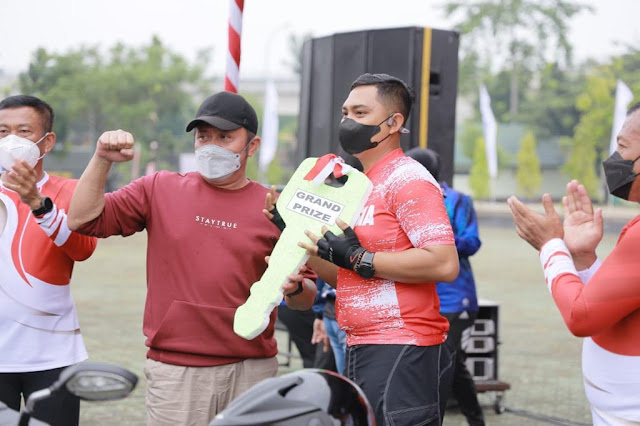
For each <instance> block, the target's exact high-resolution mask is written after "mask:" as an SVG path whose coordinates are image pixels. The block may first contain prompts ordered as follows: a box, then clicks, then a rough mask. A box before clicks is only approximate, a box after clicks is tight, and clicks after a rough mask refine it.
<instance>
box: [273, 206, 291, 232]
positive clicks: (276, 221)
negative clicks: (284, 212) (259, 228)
mask: <svg viewBox="0 0 640 426" xmlns="http://www.w3.org/2000/svg"><path fill="white" fill-rule="evenodd" d="M269 213H271V214H272V215H273V217H272V218H271V222H272V223H273V224H274V225H276V226H277V227H278V229H279V230H280V232H282V231H284V228H286V227H287V225H286V224H285V223H284V220H283V219H282V216H280V212H278V209H277V208H276V206H275V204H274V205H273V209H271V210H269Z"/></svg>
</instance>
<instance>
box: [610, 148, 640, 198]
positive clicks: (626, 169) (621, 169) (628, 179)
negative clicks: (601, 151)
mask: <svg viewBox="0 0 640 426" xmlns="http://www.w3.org/2000/svg"><path fill="white" fill-rule="evenodd" d="M638 158H640V157H638ZM638 158H636V159H635V160H633V161H631V160H623V159H622V157H621V156H620V154H619V153H618V152H614V153H613V154H611V156H610V157H609V158H607V159H606V160H605V161H604V162H603V163H602V166H603V167H604V174H605V176H606V177H607V186H608V187H609V193H611V195H615V196H616V197H618V198H622V199H623V200H628V199H629V193H630V192H631V186H632V185H633V181H635V180H636V177H638V174H637V173H635V172H634V171H633V164H634V163H635V162H636V161H637V160H638Z"/></svg>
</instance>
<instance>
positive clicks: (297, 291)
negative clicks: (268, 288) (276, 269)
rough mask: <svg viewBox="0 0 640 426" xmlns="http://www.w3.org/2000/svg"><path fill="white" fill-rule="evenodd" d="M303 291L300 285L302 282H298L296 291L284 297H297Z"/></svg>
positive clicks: (302, 285) (302, 286)
mask: <svg viewBox="0 0 640 426" xmlns="http://www.w3.org/2000/svg"><path fill="white" fill-rule="evenodd" d="M303 291H304V284H303V283H302V281H298V289H297V290H295V291H292V292H291V293H288V294H285V296H287V297H293V296H297V295H298V294H300V293H302V292H303Z"/></svg>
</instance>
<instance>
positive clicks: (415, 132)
mask: <svg viewBox="0 0 640 426" xmlns="http://www.w3.org/2000/svg"><path fill="white" fill-rule="evenodd" d="M458 44H459V34H458V33H457V32H454V31H445V30H436V29H431V28H420V27H407V28H392V29H382V30H371V31H357V32H350V33H340V34H334V35H331V36H327V37H320V38H314V39H311V40H308V41H307V42H305V44H304V46H303V51H302V80H301V85H302V87H301V91H300V119H299V127H298V148H297V160H298V162H301V161H302V160H303V159H305V158H307V157H319V156H321V155H324V154H327V153H329V152H334V153H338V154H341V155H343V154H344V152H343V151H342V149H341V148H340V146H339V142H338V124H339V123H340V119H341V116H342V104H343V102H344V100H345V99H346V98H347V96H348V94H349V90H350V87H351V83H353V81H354V80H355V79H356V78H357V77H359V76H360V75H361V74H364V73H367V72H368V73H386V74H391V75H393V76H395V77H398V78H400V79H402V80H404V81H405V82H406V83H407V84H408V85H409V86H411V87H412V88H413V89H414V91H415V94H416V102H415V104H414V107H413V110H412V111H411V115H410V116H409V120H408V122H407V123H406V125H405V127H407V128H408V129H409V130H410V131H411V132H410V133H409V134H407V135H403V136H402V139H401V144H402V148H403V149H404V150H405V151H406V150H407V149H410V148H413V147H416V146H421V147H425V148H426V147H429V148H431V149H433V150H435V151H437V152H438V153H439V154H440V158H441V161H442V163H441V170H440V179H441V180H444V181H446V182H447V183H448V184H449V185H451V184H452V183H453V182H452V180H453V153H454V139H455V116H456V94H457V89H458Z"/></svg>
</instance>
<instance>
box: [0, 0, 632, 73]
mask: <svg viewBox="0 0 640 426" xmlns="http://www.w3.org/2000/svg"><path fill="white" fill-rule="evenodd" d="M582 1H583V2H584V3H587V4H590V5H592V6H593V7H594V8H595V13H582V14H580V15H579V16H578V17H576V18H574V19H573V20H572V21H571V23H570V27H571V29H570V35H569V40H570V42H572V43H573V45H574V55H575V59H576V60H577V61H582V60H584V59H586V58H596V59H606V58H607V57H609V56H611V55H613V54H616V53H620V52H621V51H622V50H623V48H622V47H621V46H620V43H619V42H620V41H622V42H625V43H629V44H632V45H635V46H638V45H640V25H638V24H637V17H638V16H640V1H639V0H582ZM442 3H443V0H437V1H436V0H393V1H389V0H365V1H353V0H341V1H339V0H245V6H244V16H243V29H242V60H241V65H240V80H241V81H242V79H243V78H247V77H258V76H261V75H264V74H265V73H266V72H267V71H268V72H270V73H272V74H273V75H277V76H283V77H284V76H291V75H292V71H291V70H290V67H289V66H287V65H286V64H285V63H286V62H287V61H289V60H291V54H290V51H289V48H288V42H287V39H288V36H289V34H291V33H294V34H304V33H311V34H312V35H313V36H314V37H319V36H326V35H330V34H333V33H337V32H347V31H360V30H366V29H375V28H393V27H405V26H426V27H432V28H440V29H451V28H452V26H453V24H454V23H453V22H450V21H447V20H445V19H443V17H442V14H441V12H440V10H439V7H438V6H439V5H441V4H442ZM228 14H229V0H179V1H168V0H106V1H105V0H56V1H51V0H0V15H2V16H3V18H4V19H3V22H2V24H0V70H3V71H4V72H6V73H10V74H15V73H18V72H21V71H24V70H25V69H26V68H27V66H28V63H29V60H30V58H31V55H32V53H33V52H34V51H35V49H37V48H38V47H44V48H46V49H47V50H49V51H53V52H57V53H63V52H65V51H67V50H69V49H73V48H77V47H79V46H81V45H87V46H94V45H99V46H101V47H103V48H105V49H106V48H107V47H110V46H112V45H113V44H115V43H116V42H123V43H125V44H127V45H131V46H140V45H142V44H148V43H149V41H150V40H151V37H152V36H153V35H157V36H158V37H159V38H160V40H162V41H163V42H164V43H165V44H166V45H167V46H169V47H170V48H171V49H173V50H175V51H176V52H178V53H180V54H182V55H184V56H185V57H186V58H188V59H189V60H193V59H194V58H195V57H196V55H197V52H198V51H199V50H200V49H204V48H210V49H213V51H212V52H213V53H212V61H211V66H210V70H209V73H210V74H212V75H214V76H217V77H219V76H222V75H224V69H225V63H226V54H227V31H228V27H227V19H228Z"/></svg>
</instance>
